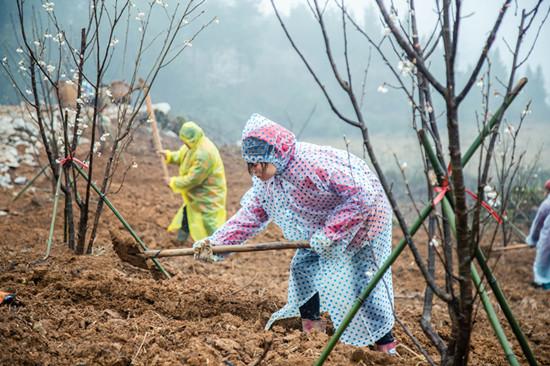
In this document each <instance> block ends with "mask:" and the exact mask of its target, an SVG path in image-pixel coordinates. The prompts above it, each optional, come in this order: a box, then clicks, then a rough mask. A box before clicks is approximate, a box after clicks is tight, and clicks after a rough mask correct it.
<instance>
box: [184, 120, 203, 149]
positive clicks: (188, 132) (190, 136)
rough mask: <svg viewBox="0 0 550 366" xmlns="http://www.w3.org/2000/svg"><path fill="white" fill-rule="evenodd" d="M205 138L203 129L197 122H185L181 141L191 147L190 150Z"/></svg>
mask: <svg viewBox="0 0 550 366" xmlns="http://www.w3.org/2000/svg"><path fill="white" fill-rule="evenodd" d="M203 136H204V132H203V131H202V128H200V127H199V125H197V124H196V123H195V122H191V121H190V122H185V123H184V124H183V125H182V126H181V129H180V139H181V141H183V142H184V143H185V144H187V145H189V148H191V149H192V148H194V147H195V146H197V144H198V143H199V141H200V139H201V138H202V137H203Z"/></svg>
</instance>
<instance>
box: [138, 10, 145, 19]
mask: <svg viewBox="0 0 550 366" xmlns="http://www.w3.org/2000/svg"><path fill="white" fill-rule="evenodd" d="M143 18H145V13H144V12H142V11H140V12H139V13H137V15H136V20H139V21H142V20H143Z"/></svg>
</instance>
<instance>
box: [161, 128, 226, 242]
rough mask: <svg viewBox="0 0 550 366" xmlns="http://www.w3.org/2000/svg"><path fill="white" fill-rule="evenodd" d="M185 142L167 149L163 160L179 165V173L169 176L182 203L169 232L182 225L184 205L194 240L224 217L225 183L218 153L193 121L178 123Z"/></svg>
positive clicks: (218, 224) (172, 186) (169, 227)
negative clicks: (179, 146)
mask: <svg viewBox="0 0 550 366" xmlns="http://www.w3.org/2000/svg"><path fill="white" fill-rule="evenodd" d="M179 135H180V139H181V140H182V141H183V142H184V144H185V145H183V146H182V147H181V149H179V150H178V151H167V153H166V162H167V163H171V164H179V176H177V177H172V178H170V184H169V185H170V188H172V191H174V192H175V193H180V194H181V196H182V198H183V205H182V206H181V207H180V209H179V210H178V213H177V214H176V216H175V217H174V218H173V219H172V222H171V223H170V226H168V231H170V232H174V231H177V230H178V229H180V228H181V225H182V219H183V210H184V207H186V208H187V209H186V211H187V221H188V223H189V232H190V234H191V237H192V239H193V240H194V241H197V240H200V239H203V238H206V237H208V236H210V235H211V234H212V233H213V232H214V231H216V229H217V228H218V227H220V226H221V225H222V224H223V223H224V222H225V219H226V211H225V199H226V196H227V186H226V183H225V172H224V168H223V162H222V159H221V157H220V153H219V152H218V149H217V148H216V146H215V145H214V144H213V143H212V141H210V139H209V138H208V137H206V136H205V135H204V132H203V131H202V129H201V128H200V127H199V126H198V125H197V124H196V123H195V122H186V123H184V124H183V125H182V126H181V129H180V134H179Z"/></svg>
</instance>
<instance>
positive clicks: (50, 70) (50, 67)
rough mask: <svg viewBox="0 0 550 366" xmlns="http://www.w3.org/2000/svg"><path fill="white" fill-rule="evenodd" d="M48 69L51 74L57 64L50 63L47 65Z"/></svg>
mask: <svg viewBox="0 0 550 366" xmlns="http://www.w3.org/2000/svg"><path fill="white" fill-rule="evenodd" d="M46 70H47V71H48V72H49V73H50V74H51V73H52V72H53V71H54V70H55V66H54V65H48V66H46Z"/></svg>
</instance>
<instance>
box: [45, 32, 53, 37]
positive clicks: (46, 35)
mask: <svg viewBox="0 0 550 366" xmlns="http://www.w3.org/2000/svg"><path fill="white" fill-rule="evenodd" d="M44 38H52V35H51V34H50V33H44Z"/></svg>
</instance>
